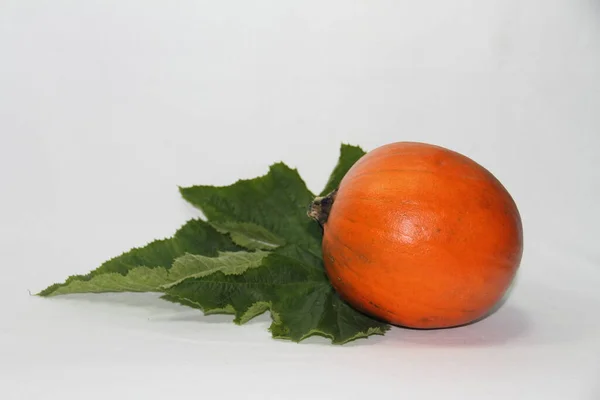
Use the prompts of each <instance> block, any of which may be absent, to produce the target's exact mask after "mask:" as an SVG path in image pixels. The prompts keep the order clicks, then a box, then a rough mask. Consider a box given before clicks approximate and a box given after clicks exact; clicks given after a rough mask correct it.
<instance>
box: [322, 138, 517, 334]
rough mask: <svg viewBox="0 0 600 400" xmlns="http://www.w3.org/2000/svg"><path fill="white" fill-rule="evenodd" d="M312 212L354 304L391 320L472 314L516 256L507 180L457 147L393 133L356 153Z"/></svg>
mask: <svg viewBox="0 0 600 400" xmlns="http://www.w3.org/2000/svg"><path fill="white" fill-rule="evenodd" d="M310 215H311V216H312V217H313V218H315V219H317V220H319V222H320V223H321V225H322V226H323V260H324V263H325V268H326V271H327V275H328V276H329V279H330V281H331V283H332V285H333V286H334V288H335V289H336V291H337V292H338V293H339V294H340V296H341V297H342V298H343V299H345V300H346V301H347V302H348V303H350V304H351V305H352V306H354V307H355V308H357V309H358V310H361V311H363V312H364V313H366V314H369V315H371V316H375V317H378V318H380V319H382V320H384V321H387V322H390V323H392V324H395V325H400V326H405V327H412V328H445V327H453V326H459V325H463V324H467V323H470V322H473V321H475V320H478V319H480V318H482V317H483V316H485V315H486V314H487V313H489V312H490V310H492V308H493V307H494V306H495V305H496V304H497V303H498V302H499V301H500V300H501V298H502V297H503V295H504V294H505V292H506V291H507V289H508V288H509V286H510V284H511V282H512V280H513V278H514V276H515V274H516V272H517V269H518V267H519V264H520V262H521V256H522V252H523V230H522V223H521V218H520V215H519V211H518V209H517V206H516V205H515V202H514V201H513V199H512V197H511V196H510V194H509V193H508V192H507V190H506V189H505V188H504V186H503V185H502V184H501V183H500V182H499V181H498V180H497V179H496V178H495V177H494V176H493V175H492V174H491V173H490V172H489V171H487V170H486V169H485V168H483V167H482V166H480V165H479V164H477V163H476V162H474V161H473V160H471V159H469V158H468V157H466V156H464V155H461V154H459V153H457V152H454V151H451V150H448V149H445V148H443V147H439V146H434V145H430V144H424V143H413V142H399V143H392V144H388V145H385V146H382V147H379V148H377V149H375V150H373V151H371V152H369V153H367V154H366V155H365V156H363V157H362V158H361V159H360V160H359V161H358V162H357V163H356V164H355V165H354V166H353V167H352V168H351V169H350V170H349V171H348V173H347V174H346V175H345V177H344V179H343V180H342V181H341V183H340V185H339V188H338V189H337V190H335V191H334V192H333V193H331V194H330V195H329V196H327V197H324V198H318V199H316V200H315V203H314V204H313V206H312V209H311V212H310Z"/></svg>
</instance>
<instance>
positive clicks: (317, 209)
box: [307, 189, 338, 226]
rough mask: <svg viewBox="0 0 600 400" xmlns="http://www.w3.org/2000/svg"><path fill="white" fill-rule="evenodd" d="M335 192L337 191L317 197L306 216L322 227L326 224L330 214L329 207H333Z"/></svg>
mask: <svg viewBox="0 0 600 400" xmlns="http://www.w3.org/2000/svg"><path fill="white" fill-rule="evenodd" d="M337 192H338V190H337V189H335V190H334V191H333V192H331V193H329V194H328V195H327V196H320V197H317V198H316V199H315V200H314V201H313V202H312V204H311V205H310V207H309V208H308V212H307V214H308V216H309V217H311V218H312V219H314V220H315V221H317V222H318V223H319V224H320V225H321V226H323V225H324V224H325V223H326V222H327V218H328V217H329V213H330V212H331V206H333V202H334V201H335V196H336V195H337Z"/></svg>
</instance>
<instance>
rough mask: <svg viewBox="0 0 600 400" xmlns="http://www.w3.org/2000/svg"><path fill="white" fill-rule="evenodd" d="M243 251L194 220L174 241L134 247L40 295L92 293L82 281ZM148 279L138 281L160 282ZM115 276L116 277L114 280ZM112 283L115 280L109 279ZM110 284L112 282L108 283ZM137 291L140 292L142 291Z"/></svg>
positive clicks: (147, 283) (186, 225)
mask: <svg viewBox="0 0 600 400" xmlns="http://www.w3.org/2000/svg"><path fill="white" fill-rule="evenodd" d="M236 250H241V248H240V247H238V246H237V245H235V244H234V243H233V242H232V241H231V239H230V238H228V237H227V236H225V235H223V234H221V233H219V232H217V230H216V229H215V228H213V227H212V226H210V225H209V224H208V223H206V222H205V221H202V220H191V221H189V222H187V223H186V224H185V225H183V226H182V227H181V228H180V229H179V230H178V231H177V232H176V233H175V235H174V236H173V237H172V238H170V239H162V240H155V241H153V242H151V243H149V244H148V245H146V246H144V247H141V248H134V249H132V250H130V251H128V252H126V253H124V254H122V255H120V256H118V257H115V258H112V259H110V260H108V261H106V262H104V263H103V264H102V265H101V266H100V267H98V268H97V269H95V270H94V271H92V272H90V273H88V274H87V275H74V276H71V277H69V278H68V279H67V280H66V281H65V282H64V283H57V284H54V285H52V286H50V287H48V288H46V289H44V290H42V291H41V292H40V293H39V295H40V296H50V295H54V294H63V293H68V292H70V293H74V291H76V290H78V293H81V291H83V290H84V289H85V288H87V289H89V291H95V292H98V291H99V290H91V289H92V288H93V286H85V285H83V286H82V285H81V282H86V281H90V280H91V279H92V278H94V277H97V276H99V275H103V274H109V273H113V274H118V275H127V274H128V273H129V271H131V270H132V269H134V268H137V267H147V269H148V270H151V269H153V268H159V267H160V268H163V269H165V270H166V269H169V268H171V265H172V264H173V261H174V260H175V259H176V258H177V257H180V256H182V255H184V254H186V253H192V254H200V255H205V256H217V255H218V253H219V251H236ZM150 272H151V271H148V276H147V277H146V279H147V282H146V283H142V278H143V277H138V278H136V282H138V283H139V284H140V285H142V286H139V288H140V289H139V290H141V287H148V286H152V285H153V282H154V280H155V279H159V278H158V277H157V276H155V275H156V274H158V275H160V273H156V274H150ZM114 278H115V277H114V276H112V279H114ZM107 279H108V280H110V279H111V277H107ZM106 284H108V283H106ZM59 289H60V290H59ZM139 290H136V291H139Z"/></svg>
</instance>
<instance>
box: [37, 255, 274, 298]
mask: <svg viewBox="0 0 600 400" xmlns="http://www.w3.org/2000/svg"><path fill="white" fill-rule="evenodd" d="M267 254H268V253H266V252H263V251H257V252H253V253H248V252H245V251H236V252H223V253H219V256H218V257H205V256H199V255H193V254H186V255H184V256H181V257H179V258H177V259H176V260H175V262H174V263H173V267H172V268H171V269H167V268H164V267H157V268H149V267H136V268H133V269H132V270H130V271H129V272H128V273H127V274H126V275H121V274H119V273H116V272H108V273H104V274H99V275H96V276H94V277H92V278H91V279H89V280H74V281H72V282H70V283H69V284H68V285H65V286H61V287H59V288H57V289H56V290H54V291H53V292H52V293H50V294H48V295H47V296H57V295H61V294H72V293H106V292H162V291H164V290H165V289H166V288H169V287H170V286H172V285H176V284H178V283H179V282H181V281H183V280H184V279H187V278H197V277H202V276H206V275H210V274H212V273H215V272H217V271H220V272H221V273H223V274H225V275H232V274H239V273H241V272H243V271H246V270H248V269H252V268H256V267H258V266H260V264H261V262H262V259H263V258H265V256H266V255H267Z"/></svg>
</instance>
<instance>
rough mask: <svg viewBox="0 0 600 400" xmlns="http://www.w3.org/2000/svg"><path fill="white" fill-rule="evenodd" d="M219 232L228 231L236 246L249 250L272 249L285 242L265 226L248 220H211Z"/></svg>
mask: <svg viewBox="0 0 600 400" xmlns="http://www.w3.org/2000/svg"><path fill="white" fill-rule="evenodd" d="M211 225H212V226H213V227H214V228H215V229H216V230H217V231H219V232H221V233H228V234H229V235H230V236H231V240H233V242H234V243H235V244H237V245H238V246H241V247H244V248H246V249H250V250H273V249H275V248H277V247H279V246H283V245H284V244H285V240H283V239H282V238H280V237H279V236H277V235H275V234H273V233H272V232H269V231H268V230H267V229H266V228H264V227H262V226H260V225H256V224H253V223H250V222H222V223H219V222H212V223H211Z"/></svg>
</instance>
